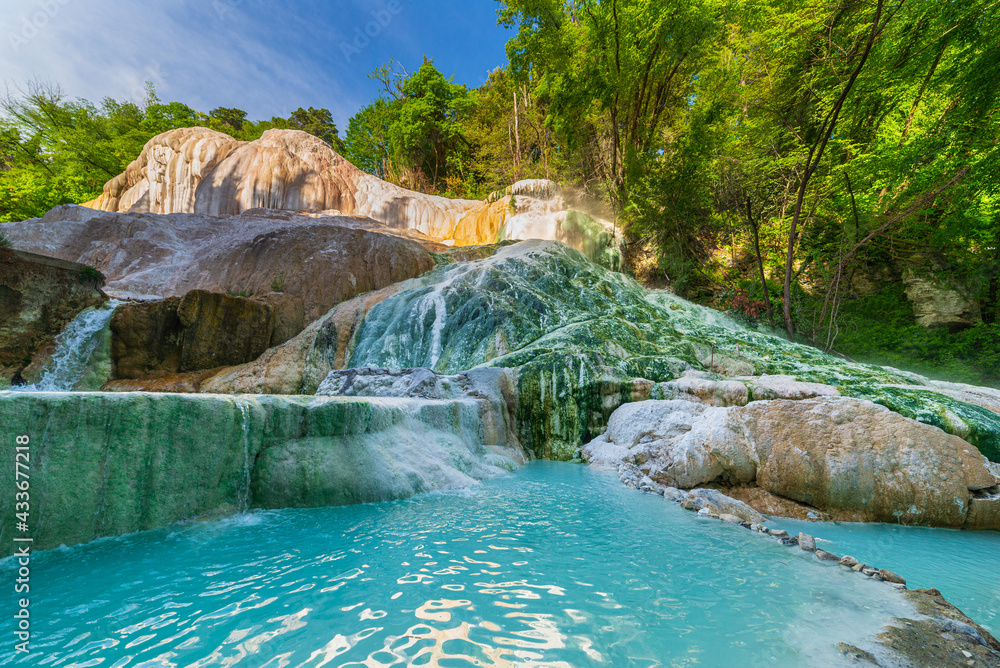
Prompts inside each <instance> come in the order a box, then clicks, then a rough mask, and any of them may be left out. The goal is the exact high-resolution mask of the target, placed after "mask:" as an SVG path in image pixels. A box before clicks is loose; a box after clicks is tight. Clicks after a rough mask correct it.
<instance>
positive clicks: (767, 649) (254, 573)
mask: <svg viewBox="0 0 1000 668" xmlns="http://www.w3.org/2000/svg"><path fill="white" fill-rule="evenodd" d="M15 567H16V566H15V565H14V563H13V562H12V560H10V559H8V560H6V561H4V562H0V572H4V571H12V570H13V569H14V568H15ZM7 575H8V576H9V575H10V573H7ZM31 582H32V619H33V626H32V631H33V644H32V649H33V654H32V655H30V656H21V657H18V656H14V655H13V654H11V653H10V651H11V649H10V648H11V644H10V643H8V644H5V645H4V646H3V647H2V648H0V664H3V665H8V664H10V665H32V666H60V667H61V668H69V667H75V668H83V667H84V666H106V667H110V666H114V667H115V668H125V667H126V666H127V667H131V668H136V667H139V666H234V665H235V666H248V667H253V668H259V667H263V666H290V667H295V666H362V665H364V666H390V665H435V666H513V665H518V666H520V665H525V666H591V665H595V666H596V665H603V666H687V665H704V666H803V665H812V666H830V665H838V663H839V662H840V661H841V660H842V659H841V657H840V655H839V654H838V653H837V652H836V650H835V644H836V643H837V642H838V641H845V642H850V643H853V644H856V645H859V646H862V647H865V646H868V643H869V641H870V639H871V638H872V637H873V636H874V634H876V633H877V632H878V631H880V630H881V628H882V627H883V626H884V625H885V624H886V623H887V622H888V620H889V618H890V617H891V616H893V615H907V614H911V610H910V608H909V606H908V604H906V603H905V602H904V600H903V598H902V596H901V595H899V593H898V592H896V591H895V590H893V589H891V588H890V587H888V586H885V585H882V584H879V583H876V582H874V581H871V580H868V579H866V578H862V577H859V576H857V575H855V574H850V573H848V572H847V571H846V569H843V568H840V567H836V566H825V565H823V564H820V563H819V562H818V561H816V560H815V558H813V557H812V556H810V555H807V554H806V553H805V552H802V551H801V550H797V549H790V548H786V547H783V546H781V545H780V544H778V543H777V542H776V541H773V540H769V539H767V538H764V537H762V536H760V535H758V534H755V533H751V532H749V531H746V530H744V529H741V528H739V527H734V526H731V525H727V524H724V523H721V522H718V521H716V520H711V519H706V518H704V517H699V516H697V515H695V514H694V513H690V512H687V511H684V510H682V509H680V508H679V506H677V505H675V504H673V503H670V502H667V501H664V500H663V499H662V498H660V497H657V496H653V495H644V494H641V493H638V492H635V491H632V490H629V489H627V488H625V487H624V486H623V485H622V484H621V483H620V482H619V480H618V478H617V476H615V475H613V474H609V473H606V472H600V471H595V470H593V469H590V468H587V467H584V466H580V465H576V464H566V463H551V462H548V463H534V464H531V465H529V466H527V467H525V468H523V469H521V470H520V471H518V472H516V473H514V474H513V475H510V476H508V477H505V478H500V479H496V480H492V481H489V482H487V483H486V484H485V485H483V486H482V487H479V488H476V489H474V490H471V491H467V492H449V493H438V494H431V495H425V496H421V497H417V498H414V499H410V500H407V501H397V502H390V503H379V504H367V505H359V506H349V507H340V508H325V509H316V510H282V511H268V512H254V513H251V514H244V515H240V516H238V517H235V518H232V519H228V520H222V521H212V522H201V523H190V524H182V525H173V526H171V527H167V528H165V529H159V530H155V531H151V532H146V533H141V534H133V535H129V536H124V537H119V538H113V539H105V540H101V541H98V542H96V543H92V544H89V545H84V546H78V547H73V548H62V549H57V550H52V551H48V552H43V553H39V554H37V555H35V557H34V558H33V560H32V581H31ZM7 596H8V597H10V596H11V595H10V594H8V595H7ZM970 612H971V611H970Z"/></svg>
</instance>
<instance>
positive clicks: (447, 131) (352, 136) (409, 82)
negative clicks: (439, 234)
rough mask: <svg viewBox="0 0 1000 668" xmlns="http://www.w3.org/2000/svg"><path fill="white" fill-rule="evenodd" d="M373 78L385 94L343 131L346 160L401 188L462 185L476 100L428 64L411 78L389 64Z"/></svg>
mask: <svg viewBox="0 0 1000 668" xmlns="http://www.w3.org/2000/svg"><path fill="white" fill-rule="evenodd" d="M371 76H372V78H377V79H381V80H382V81H383V84H384V89H385V92H384V94H383V96H381V97H379V98H377V99H376V100H375V101H374V102H372V104H370V105H368V106H367V107H365V108H363V109H362V110H361V111H359V112H358V113H357V114H355V115H354V116H353V117H352V118H351V120H350V122H349V124H348V129H347V138H346V141H345V151H346V157H347V158H348V159H349V160H351V161H352V162H353V163H354V164H355V165H356V166H358V167H360V168H361V169H364V170H366V171H370V172H371V173H374V174H376V175H378V176H380V177H382V178H385V179H387V180H390V181H393V182H395V183H398V184H400V185H404V186H406V187H410V188H414V189H418V190H424V191H426V192H443V191H447V190H448V188H449V177H456V176H457V177H458V178H459V180H464V177H465V174H464V171H465V170H466V169H469V166H470V165H471V163H472V159H471V149H472V146H471V144H470V143H469V141H468V139H467V138H466V123H467V121H468V119H469V117H470V115H471V114H472V113H473V112H474V111H475V108H476V97H475V95H474V94H473V93H472V92H471V91H469V90H468V89H467V88H466V87H465V86H461V85H458V84H456V83H454V82H452V81H450V80H448V79H445V77H444V75H443V74H442V73H441V72H440V71H438V69H437V68H436V67H434V64H433V63H432V62H430V61H427V62H424V64H423V65H421V66H420V68H419V69H418V70H417V71H416V72H414V73H413V74H412V75H406V74H403V73H398V72H396V71H395V69H394V68H393V65H392V63H390V64H389V65H386V66H385V67H382V68H379V69H378V70H376V72H374V73H373V74H372V75H371Z"/></svg>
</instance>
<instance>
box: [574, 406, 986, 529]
mask: <svg viewBox="0 0 1000 668" xmlns="http://www.w3.org/2000/svg"><path fill="white" fill-rule="evenodd" d="M583 456H584V458H585V459H587V460H588V461H590V462H592V463H594V464H596V465H599V466H603V467H610V468H614V467H617V466H619V465H621V464H630V465H634V466H636V467H638V470H639V472H640V473H641V474H642V475H646V476H648V477H649V478H651V479H652V480H654V481H656V482H658V483H659V484H662V485H672V486H677V487H681V488H691V487H695V486H698V485H704V484H706V483H715V484H729V485H734V486H738V487H741V486H747V485H748V484H753V485H756V486H757V487H759V488H760V489H762V490H764V491H766V492H769V493H770V494H773V495H776V496H778V497H783V498H786V499H791V500H793V501H796V502H798V503H800V504H807V505H808V506H812V507H815V508H817V509H819V510H820V511H821V512H822V513H825V514H827V515H828V516H829V517H830V518H831V519H835V520H837V519H841V518H846V519H849V520H850V521H877V522H894V523H902V524H916V525H930V526H944V527H955V528H961V527H964V526H966V523H967V520H968V519H969V517H970V508H972V507H973V504H974V503H975V501H974V498H973V495H974V493H975V494H976V495H977V496H978V495H980V494H981V492H980V491H979V490H984V489H989V488H991V487H992V486H994V485H997V484H998V482H1000V481H998V480H997V478H996V477H995V476H994V475H993V473H992V471H991V470H990V468H989V467H988V466H987V461H986V459H985V458H984V457H983V456H982V455H981V454H980V453H979V451H978V450H977V449H976V448H975V447H974V446H972V445H970V444H969V443H967V442H965V441H963V440H962V439H960V438H958V437H956V436H952V435H949V434H946V433H944V432H943V431H941V430H940V429H937V428H936V427H932V426H930V425H926V424H922V423H920V422H917V421H915V420H911V419H908V418H904V417H902V416H900V415H898V414H895V413H893V412H891V411H889V410H888V409H886V408H883V407H881V406H877V405H875V404H873V403H870V402H866V401H860V400H856V399H849V398H842V397H819V398H814V399H805V400H801V401H787V400H776V401H758V402H752V403H750V404H748V405H747V406H744V407H731V408H718V407H709V406H705V405H702V404H696V403H692V402H687V401H648V402H640V403H637V404H630V405H626V406H623V407H621V408H619V409H618V410H617V411H615V413H614V415H612V417H611V420H610V421H609V424H608V430H607V432H606V433H605V434H604V435H603V436H600V437H598V438H597V439H595V440H594V441H592V442H591V443H589V444H588V445H586V446H585V447H584V449H583ZM982 508H983V511H982V512H980V513H977V514H976V515H974V516H973V517H974V518H975V520H974V521H975V525H976V528H983V529H987V528H989V529H1000V521H995V520H994V519H993V516H992V515H991V513H990V512H988V511H987V510H986V509H987V508H989V506H988V504H987V503H984V504H983V506H982ZM979 518H982V519H979Z"/></svg>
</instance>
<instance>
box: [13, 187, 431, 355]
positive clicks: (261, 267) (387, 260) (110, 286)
mask: <svg viewBox="0 0 1000 668" xmlns="http://www.w3.org/2000/svg"><path fill="white" fill-rule="evenodd" d="M4 234H6V235H7V237H8V238H10V240H11V241H12V242H13V243H14V244H15V246H16V247H17V248H20V249H24V250H31V251H34V252H37V253H42V254H45V255H50V256H54V257H58V258H62V259H65V260H72V261H77V262H82V263H84V264H88V265H91V266H94V267H96V268H98V269H99V270H101V271H102V272H103V273H104V275H105V277H106V278H107V286H106V290H108V291H109V292H112V293H115V294H118V295H121V296H133V295H135V296H153V297H159V298H166V297H175V296H176V297H181V296H183V295H185V294H187V293H188V292H190V291H192V290H210V291H214V292H234V293H240V294H245V295H255V296H264V295H268V294H270V295H271V296H270V297H266V299H267V300H269V302H270V303H271V304H272V305H273V306H274V307H275V310H276V311H277V312H278V313H279V316H280V317H281V318H282V319H283V321H284V322H286V323H287V325H288V326H287V327H286V331H285V332H284V334H283V336H282V337H281V340H287V339H288V338H290V337H291V336H294V335H295V334H297V333H298V332H299V331H301V329H302V327H304V326H305V325H306V324H308V323H310V322H312V321H313V320H315V319H316V318H318V317H320V316H321V315H323V314H325V313H327V312H328V311H329V310H330V309H331V308H332V307H333V306H335V305H336V304H339V303H340V302H342V301H345V300H348V299H350V298H352V297H354V296H355V295H358V294H361V293H363V292H367V291H369V290H377V289H379V288H382V287H385V286H387V285H392V284H393V283H397V282H399V281H403V280H405V279H408V278H413V277H415V276H419V275H421V274H423V273H424V272H426V271H428V270H430V269H432V268H433V267H434V266H435V262H434V259H433V257H432V256H431V254H430V253H429V252H428V250H427V249H426V248H424V246H423V245H421V243H420V242H418V241H417V239H421V238H422V237H421V236H420V235H418V234H416V233H413V232H397V231H394V230H391V229H389V228H387V227H385V226H384V225H381V224H379V223H376V222H374V221H372V220H370V219H367V218H358V217H354V216H340V215H325V214H314V215H298V214H294V213H292V212H290V211H261V210H254V211H247V212H245V213H243V214H241V215H239V216H228V217H213V216H207V215H204V214H172V215H167V216H164V215H152V214H136V213H131V214H123V213H103V214H102V213H100V212H97V211H93V210H91V209H85V208H82V207H77V206H64V207H58V208H56V209H53V210H52V211H50V212H49V213H48V214H46V215H45V217H43V218H39V219H35V220H29V221H25V222H22V223H16V224H12V225H5V226H4ZM407 237H412V238H407ZM442 248H443V247H442ZM278 342H280V341H278ZM276 343H277V342H276Z"/></svg>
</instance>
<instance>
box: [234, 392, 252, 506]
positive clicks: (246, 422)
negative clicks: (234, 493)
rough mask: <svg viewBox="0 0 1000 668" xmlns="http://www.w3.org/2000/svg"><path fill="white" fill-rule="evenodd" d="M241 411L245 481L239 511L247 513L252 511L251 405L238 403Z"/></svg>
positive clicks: (241, 484) (240, 491) (242, 482)
mask: <svg viewBox="0 0 1000 668" xmlns="http://www.w3.org/2000/svg"><path fill="white" fill-rule="evenodd" d="M236 405H237V406H238V407H239V409H240V420H241V426H242V428H243V480H242V481H241V482H240V490H239V501H238V504H237V510H238V511H239V512H241V513H245V512H247V511H248V510H250V405H249V404H247V403H246V402H243V401H237V402H236Z"/></svg>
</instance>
